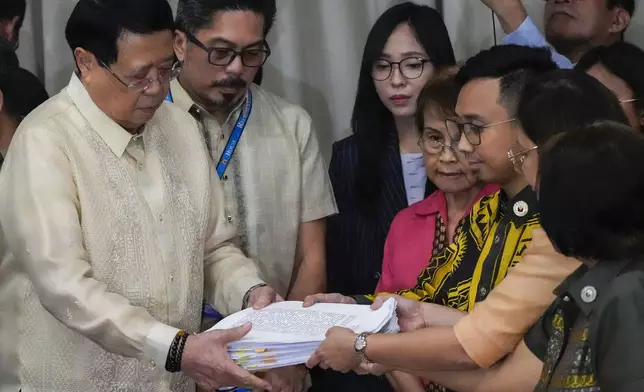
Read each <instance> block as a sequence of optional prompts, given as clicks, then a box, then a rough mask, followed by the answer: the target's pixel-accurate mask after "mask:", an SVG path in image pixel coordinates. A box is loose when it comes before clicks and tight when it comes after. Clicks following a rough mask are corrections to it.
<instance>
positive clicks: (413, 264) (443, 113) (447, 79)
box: [376, 67, 498, 392]
mask: <svg viewBox="0 0 644 392" xmlns="http://www.w3.org/2000/svg"><path fill="white" fill-rule="evenodd" d="M457 71H458V68H456V67H454V68H447V69H445V70H444V71H440V72H438V73H437V74H436V75H435V76H434V77H433V78H432V79H431V80H430V81H429V83H428V85H427V86H425V87H424V88H423V90H422V91H421V93H420V95H419V97H418V110H417V111H416V127H417V129H418V134H419V140H418V143H419V144H420V145H421V148H422V150H423V156H424V160H425V171H426V172H427V178H428V179H429V180H430V181H431V182H432V183H433V184H435V185H436V186H437V187H438V190H437V191H436V192H434V193H432V194H431V195H430V196H429V197H427V198H426V199H425V200H422V201H420V202H418V203H415V204H412V205H411V206H409V207H407V208H405V209H404V210H402V211H400V212H399V213H398V215H396V217H395V218H394V221H393V222H392V224H391V228H390V229H389V234H388V235H387V241H386V243H385V253H384V258H383V263H382V278H381V279H380V281H379V282H378V285H377V286H376V292H395V291H398V290H402V289H404V288H407V287H411V286H413V285H414V284H415V282H416V279H417V276H418V275H419V274H420V273H421V272H422V271H423V269H425V267H426V266H427V261H428V260H430V259H431V257H432V256H435V255H438V254H440V253H441V252H442V251H443V249H444V248H445V247H446V246H447V245H449V244H451V243H452V242H453V241H454V240H455V239H456V238H457V237H458V233H459V231H460V230H461V229H462V227H463V225H464V224H465V221H464V219H463V218H464V217H466V216H468V215H469V212H470V210H471V208H472V205H473V204H474V203H475V202H476V201H477V200H479V199H481V198H482V197H483V196H485V195H488V194H490V193H493V192H496V191H497V190H498V186H496V185H485V184H482V183H481V182H480V181H478V179H477V177H476V175H475V174H474V173H473V172H472V170H471V169H470V168H469V165H468V164H467V162H466V161H465V159H464V157H462V156H459V155H458V151H457V150H456V145H454V144H453V143H452V141H451V139H450V136H449V134H448V132H447V126H446V121H447V120H448V119H450V118H453V117H454V107H455V106H456V100H457V98H458V92H459V86H458V84H457V83H456V80H455V78H454V76H455V75H454V74H455V73H456V72H457ZM459 158H460V159H459ZM388 376H389V381H390V383H392V386H394V389H396V390H397V391H407V392H411V391H412V390H413V389H417V390H422V389H423V387H422V384H421V383H420V381H419V379H417V378H415V377H412V376H408V375H405V374H404V373H397V372H394V373H392V374H390V375H388Z"/></svg>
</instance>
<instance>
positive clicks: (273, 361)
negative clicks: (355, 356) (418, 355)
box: [210, 298, 399, 372]
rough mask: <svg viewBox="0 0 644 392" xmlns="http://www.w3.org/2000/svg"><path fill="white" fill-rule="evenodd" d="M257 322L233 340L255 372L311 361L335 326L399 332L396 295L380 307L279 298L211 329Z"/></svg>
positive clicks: (235, 355)
mask: <svg viewBox="0 0 644 392" xmlns="http://www.w3.org/2000/svg"><path fill="white" fill-rule="evenodd" d="M246 322H251V323H252V325H253V327H252V329H251V331H250V332H249V333H248V335H246V336H245V337H244V338H242V339H241V340H239V341H236V342H233V343H231V344H229V345H228V353H229V355H230V357H231V358H232V359H233V360H234V361H235V362H236V363H238V364H239V366H241V367H243V368H245V369H248V370H250V371H253V372H255V371H262V370H268V369H275V368H279V367H285V366H292V365H301V364H304V363H306V361H307V360H308V359H309V357H310V356H311V354H313V352H314V351H315V350H316V349H317V348H318V346H319V345H320V343H322V341H324V339H325V337H326V332H327V330H329V329H330V328H332V327H344V328H349V329H351V330H353V331H354V332H356V333H363V332H370V333H375V332H382V333H396V332H398V331H399V328H398V318H397V317H396V301H395V300H394V299H393V298H392V299H389V300H388V301H386V302H385V303H384V305H383V306H382V307H381V308H380V309H378V310H371V309H370V307H369V306H367V305H349V304H315V305H313V306H312V307H309V308H304V307H302V302H294V301H291V302H278V303H274V304H271V305H269V306H268V307H266V308H265V309H262V310H253V309H245V310H242V311H241V312H238V313H235V314H233V315H231V316H228V317H226V318H225V319H223V320H221V321H220V322H219V323H217V324H216V325H215V326H214V327H213V328H211V329H210V330H218V329H228V328H234V327H238V326H240V325H243V324H244V323H246Z"/></svg>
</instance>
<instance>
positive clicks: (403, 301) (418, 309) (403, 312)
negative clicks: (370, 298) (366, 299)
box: [371, 295, 429, 332]
mask: <svg viewBox="0 0 644 392" xmlns="http://www.w3.org/2000/svg"><path fill="white" fill-rule="evenodd" d="M389 298H394V299H395V300H396V315H397V316H398V326H399V327H400V330H401V331H402V332H411V331H416V330H419V329H423V328H427V327H428V326H429V322H428V320H426V319H425V315H424V314H423V307H422V302H419V301H415V300H413V299H409V298H405V297H401V296H399V295H383V296H380V297H377V298H376V300H375V301H374V302H373V304H371V309H374V310H376V309H380V307H381V306H382V304H384V303H385V301H387V300H388V299H389Z"/></svg>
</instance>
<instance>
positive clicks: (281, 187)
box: [171, 80, 338, 297]
mask: <svg viewBox="0 0 644 392" xmlns="http://www.w3.org/2000/svg"><path fill="white" fill-rule="evenodd" d="M250 89H251V92H252V110H251V113H250V117H249V118H248V121H247V123H246V127H245V128H244V133H243V134H242V137H241V139H240V140H239V144H238V145H237V149H236V150H235V153H234V155H233V158H232V159H231V161H230V163H229V165H228V168H227V170H226V172H225V174H224V176H223V178H222V185H223V188H224V194H225V197H224V200H225V201H226V204H225V207H224V209H225V211H226V215H227V219H228V220H229V221H230V222H232V223H233V224H234V225H235V226H236V227H237V232H238V233H239V237H240V246H241V248H242V250H243V251H244V252H245V253H246V254H247V255H249V256H250V257H253V258H255V259H256V262H257V265H258V266H259V267H260V268H261V271H262V276H263V277H264V278H265V279H266V282H267V283H268V284H269V285H271V287H273V288H275V289H276V290H277V292H278V293H279V294H280V295H281V296H282V297H286V294H287V292H288V289H289V284H290V282H291V278H292V272H293V264H294V261H295V252H296V246H297V239H298V233H299V228H300V224H301V223H302V222H310V221H314V220H318V219H322V218H325V217H327V216H329V215H333V214H335V213H337V212H338V208H337V206H336V203H335V198H334V196H333V188H332V187H331V181H330V180H329V176H328V172H327V167H326V165H325V163H324V159H323V158H322V154H321V153H320V148H319V145H318V140H317V136H316V134H315V130H314V128H313V124H312V122H311V117H310V116H309V115H308V113H307V112H306V111H305V110H304V109H302V108H301V107H300V106H297V105H294V104H291V103H288V102H286V101H285V100H283V99H282V98H280V97H278V96H277V95H275V94H272V93H270V92H268V91H266V90H264V89H262V88H261V87H259V86H257V85H253V86H252V87H251V88H250ZM171 92H172V98H173V101H174V103H175V104H176V105H177V106H178V107H180V108H181V109H183V110H184V111H185V112H186V113H187V112H192V113H193V115H195V117H197V119H198V120H199V122H200V123H201V126H202V127H203V129H202V131H205V132H202V133H203V134H205V135H206V136H207V137H208V138H209V139H210V146H211V148H212V151H211V155H212V159H213V161H214V163H215V164H216V163H217V162H219V158H220V157H221V154H222V152H223V150H224V148H225V147H226V144H227V142H228V139H229V138H230V134H231V132H232V129H233V127H234V125H235V123H236V121H237V118H238V117H239V114H240V111H241V110H242V109H243V108H244V106H245V104H246V101H245V100H243V101H242V102H240V103H239V104H238V105H237V107H236V108H235V110H233V111H232V112H231V113H230V115H229V116H228V119H227V120H226V121H225V122H224V124H223V125H221V124H220V123H219V122H218V121H217V119H216V118H214V117H213V116H212V115H210V114H208V113H207V112H206V111H205V110H204V109H203V108H201V107H199V106H197V105H196V104H195V103H194V101H193V100H192V99H191V98H190V96H189V95H188V93H187V92H186V91H185V90H184V88H183V87H182V86H181V84H180V83H179V81H178V80H174V81H173V82H172V84H171Z"/></svg>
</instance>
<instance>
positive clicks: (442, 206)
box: [411, 185, 498, 218]
mask: <svg viewBox="0 0 644 392" xmlns="http://www.w3.org/2000/svg"><path fill="white" fill-rule="evenodd" d="M497 190H498V187H497V186H496V185H485V186H483V187H482V188H481V190H480V191H479V192H478V194H477V195H476V197H474V199H473V200H472V202H471V203H470V205H469V206H468V208H467V210H468V211H471V210H472V207H473V206H474V204H475V203H476V202H477V201H479V200H480V199H481V198H483V196H485V195H489V194H490V193H492V192H495V191H497ZM411 208H412V211H413V212H414V213H415V214H416V215H419V216H430V215H434V214H439V213H440V214H441V215H444V218H447V199H446V198H445V192H443V191H441V190H440V189H439V190H437V191H435V192H434V193H432V194H431V195H429V196H427V197H426V198H425V200H422V201H419V202H418V203H415V204H412V205H411Z"/></svg>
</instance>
